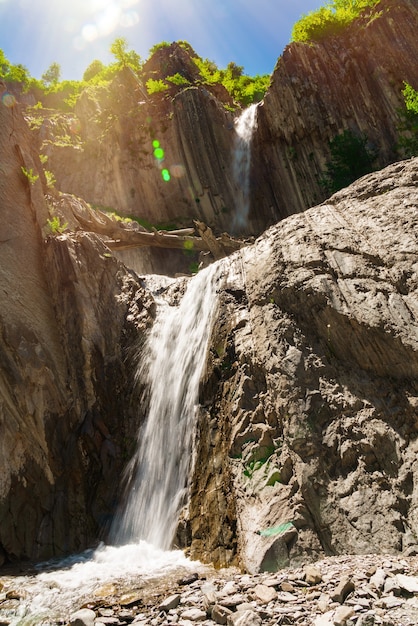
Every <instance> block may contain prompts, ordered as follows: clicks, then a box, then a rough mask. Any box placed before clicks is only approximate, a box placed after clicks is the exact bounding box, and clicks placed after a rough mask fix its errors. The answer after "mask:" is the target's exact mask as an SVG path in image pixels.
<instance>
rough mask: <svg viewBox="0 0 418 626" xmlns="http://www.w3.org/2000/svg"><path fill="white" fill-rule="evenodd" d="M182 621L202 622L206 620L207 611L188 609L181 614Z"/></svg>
mask: <svg viewBox="0 0 418 626" xmlns="http://www.w3.org/2000/svg"><path fill="white" fill-rule="evenodd" d="M181 619H182V620H190V621H191V622H201V621H203V620H205V619H206V611H202V610H201V609H197V608H190V609H186V611H182V612H181Z"/></svg>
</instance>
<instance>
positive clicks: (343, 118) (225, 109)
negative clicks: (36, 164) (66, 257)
mask: <svg viewBox="0 0 418 626" xmlns="http://www.w3.org/2000/svg"><path fill="white" fill-rule="evenodd" d="M417 23H418V9H417V6H416V2H415V1H414V0H401V1H399V0H396V1H395V0H382V1H381V2H380V3H379V4H378V5H377V6H376V7H374V9H373V10H371V11H369V12H367V13H366V14H364V15H363V16H362V17H360V18H359V19H358V20H356V21H355V22H354V23H353V24H352V26H350V27H349V28H348V29H347V30H346V31H345V32H343V33H342V34H339V35H338V36H335V37H328V38H326V39H324V40H322V41H320V42H315V43H313V44H305V43H294V44H291V45H289V46H288V47H287V48H286V50H285V51H284V53H283V55H282V56H281V57H280V58H279V60H278V62H277V66H276V68H275V71H274V73H273V76H272V82H271V87H270V89H269V91H268V93H267V95H266V97H265V99H264V101H263V103H262V104H260V105H259V107H258V115H257V117H258V120H257V121H258V124H257V128H256V129H255V131H254V137H253V155H252V168H251V207H252V208H251V210H250V214H249V220H248V224H247V225H246V226H244V227H243V228H242V232H245V233H247V234H259V233H261V232H262V231H263V230H264V229H265V228H266V227H267V226H269V225H271V224H273V223H274V222H276V221H277V220H279V219H282V218H283V217H286V216H287V215H290V214H293V213H296V212H300V211H303V210H304V209H306V208H308V207H310V206H313V205H314V204H316V203H318V202H319V201H322V200H324V199H325V197H326V195H327V194H326V192H325V191H324V189H323V187H321V185H320V184H319V180H320V178H321V176H322V175H323V173H324V170H325V167H326V162H327V160H328V159H329V158H330V150H329V141H330V140H332V139H333V138H334V137H335V136H337V135H338V134H340V133H342V132H343V131H344V130H350V131H352V132H353V133H355V134H360V135H361V134H364V135H365V136H366V137H367V139H368V142H369V143H368V145H369V147H370V148H372V149H373V150H375V151H376V153H377V159H376V162H375V164H374V165H375V167H376V168H380V167H383V166H385V165H387V164H388V163H390V162H392V161H394V160H397V159H398V158H399V157H398V155H397V152H396V142H397V130H396V127H397V124H398V113H397V110H398V108H399V107H401V106H403V98H402V94H401V90H402V87H403V81H408V82H409V83H411V84H412V85H413V86H415V87H417V86H418V75H417V67H418V56H417V55H418V52H417V46H416V29H417ZM193 54H194V53H193V51H186V50H184V49H183V48H182V47H181V46H179V45H178V44H173V45H172V46H170V47H168V48H165V49H162V50H158V51H157V53H155V55H154V56H153V57H151V59H150V60H149V61H148V63H147V64H146V65H145V68H144V75H143V81H146V80H147V79H148V78H153V79H164V78H165V77H167V76H170V75H174V74H176V73H178V74H180V75H182V76H183V78H184V79H187V80H189V81H190V85H189V86H187V87H186V88H185V87H184V86H175V85H172V86H171V88H170V89H169V90H168V91H164V92H162V93H155V94H153V95H152V96H148V95H147V93H146V90H145V89H144V87H143V84H142V83H140V82H139V81H138V78H137V77H135V76H134V74H133V73H132V72H130V71H129V70H125V71H124V72H122V73H121V74H120V75H119V76H118V77H117V78H116V79H115V80H114V82H113V83H112V84H111V85H110V86H102V87H97V88H95V89H92V88H89V89H88V90H86V91H85V92H84V93H83V94H82V96H81V98H80V100H79V101H78V103H77V105H76V107H75V111H74V113H73V114H67V115H63V114H60V115H57V112H56V111H55V112H54V111H51V110H50V111H48V110H42V109H40V110H33V111H32V112H31V113H30V114H29V113H28V116H29V119H30V121H31V123H33V126H34V127H35V128H36V129H37V133H38V137H39V142H40V147H39V151H40V152H42V153H43V154H45V155H46V156H48V163H47V166H46V167H47V168H48V169H49V170H51V171H52V172H53V173H54V175H55V178H56V180H57V186H58V188H59V189H60V190H62V191H66V192H68V193H74V194H76V195H77V196H81V197H83V198H84V199H85V200H87V201H88V202H91V203H92V204H94V205H98V206H101V207H108V208H111V209H114V210H117V211H120V212H122V213H123V214H131V215H136V216H139V217H140V218H142V219H144V220H147V221H149V222H151V223H152V224H156V223H162V222H163V223H167V222H171V223H174V224H176V225H177V226H184V225H187V226H189V225H190V223H191V220H192V219H196V218H198V219H203V220H204V221H205V222H206V223H208V224H209V225H210V226H211V227H212V228H214V229H215V230H227V231H228V232H230V231H231V227H232V225H233V223H234V214H235V212H236V211H237V209H238V206H239V202H240V195H239V185H237V183H236V182H235V181H234V176H233V171H232V162H233V152H234V146H235V142H236V139H237V137H236V132H235V128H234V124H233V122H234V117H236V115H237V114H239V112H236V113H235V114H233V113H231V112H230V109H231V105H232V104H233V103H232V101H231V98H230V96H229V95H228V94H227V92H226V90H225V89H224V88H222V85H209V84H205V83H204V80H203V78H202V76H200V74H199V72H198V71H197V67H196V65H195V64H194V63H193V61H192V57H193ZM46 104H48V103H46ZM154 141H158V142H159V144H160V148H161V149H162V150H163V151H164V157H163V160H158V159H156V158H155V156H154V147H153V142H154ZM162 168H166V169H168V170H169V172H170V174H171V178H170V180H164V179H163V178H162V176H161V170H162Z"/></svg>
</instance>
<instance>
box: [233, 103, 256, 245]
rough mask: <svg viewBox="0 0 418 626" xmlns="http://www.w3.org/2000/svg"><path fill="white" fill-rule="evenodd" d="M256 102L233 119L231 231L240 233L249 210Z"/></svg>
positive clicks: (244, 226)
mask: <svg viewBox="0 0 418 626" xmlns="http://www.w3.org/2000/svg"><path fill="white" fill-rule="evenodd" d="M257 106H258V105H257V104H252V105H251V106H249V107H248V108H247V109H245V110H244V111H243V112H242V113H241V115H240V116H239V117H238V118H237V119H236V120H235V132H236V138H235V144H234V156H233V166H232V167H233V170H232V171H233V178H234V182H235V184H236V186H237V187H238V189H239V200H238V202H237V203H236V209H235V215H234V219H233V222H232V231H233V232H236V233H240V232H242V231H244V230H245V229H246V227H247V221H248V215H249V212H250V171H251V143H252V138H253V134H254V130H255V128H256V126H257Z"/></svg>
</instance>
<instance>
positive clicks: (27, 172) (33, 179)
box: [20, 166, 39, 185]
mask: <svg viewBox="0 0 418 626" xmlns="http://www.w3.org/2000/svg"><path fill="white" fill-rule="evenodd" d="M20 169H21V170H22V172H23V174H24V175H25V176H26V178H27V179H28V182H29V184H30V185H34V184H35V183H36V181H37V180H38V178H39V174H34V172H33V168H32V167H31V168H30V169H29V170H28V169H26V167H23V166H22V167H21V168H20Z"/></svg>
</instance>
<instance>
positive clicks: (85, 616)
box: [70, 609, 96, 626]
mask: <svg viewBox="0 0 418 626" xmlns="http://www.w3.org/2000/svg"><path fill="white" fill-rule="evenodd" d="M95 619H96V613H95V612H94V611H92V610H91V609H80V610H79V611H76V612H75V613H73V614H72V615H70V626H94V621H95Z"/></svg>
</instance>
